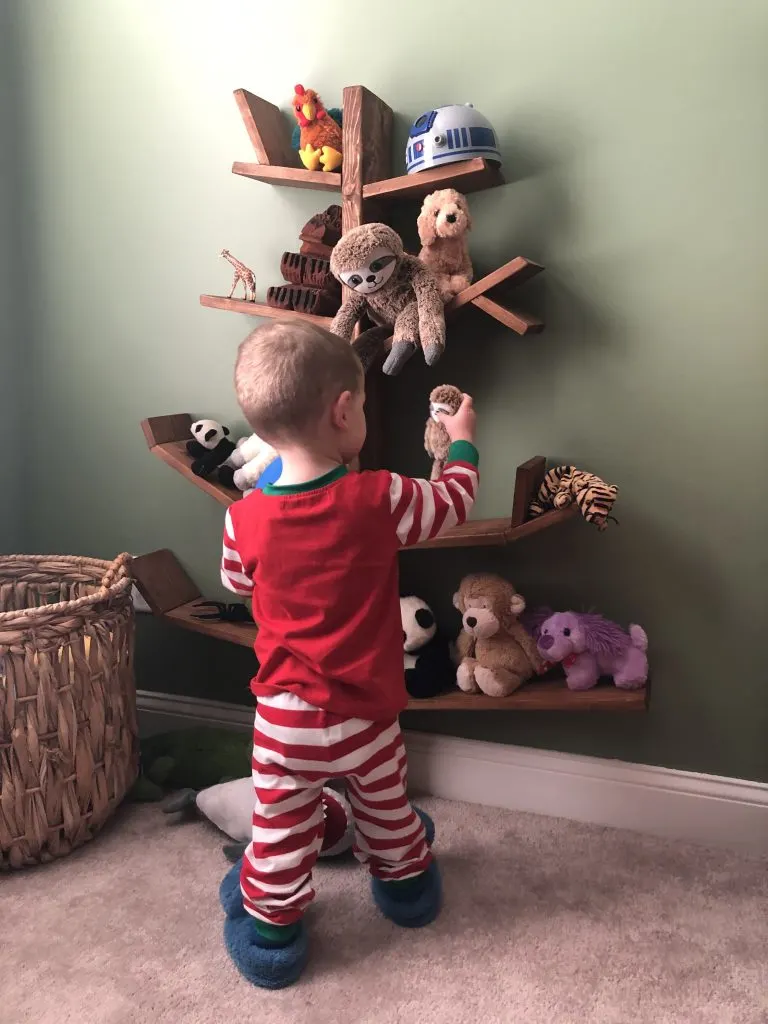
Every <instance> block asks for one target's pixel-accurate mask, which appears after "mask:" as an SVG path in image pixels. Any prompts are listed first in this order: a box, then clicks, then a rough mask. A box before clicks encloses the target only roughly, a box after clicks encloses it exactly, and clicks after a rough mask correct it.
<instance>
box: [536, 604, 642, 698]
mask: <svg viewBox="0 0 768 1024" xmlns="http://www.w3.org/2000/svg"><path fill="white" fill-rule="evenodd" d="M534 632H535V634H536V637H537V646H538V650H539V653H540V654H541V656H542V658H544V659H545V660H546V661H548V662H549V663H550V664H553V665H554V664H557V663H562V665H563V668H564V669H565V680H566V683H567V685H568V688H569V689H570V690H590V689H591V688H592V687H593V686H595V685H596V684H597V681H598V679H599V678H600V677H601V676H611V677H612V678H613V681H614V683H615V684H616V686H618V687H619V689H622V690H639V689H640V688H641V687H643V686H645V683H646V681H647V679H648V656H647V654H646V651H647V649H648V637H647V635H646V633H645V630H644V629H643V628H642V627H641V626H637V625H631V626H630V627H629V632H627V631H626V630H624V629H622V628H621V626H619V625H617V624H616V623H615V622H611V621H610V620H609V619H605V618H603V616H602V615H593V614H582V613H579V612H556V613H555V614H554V615H550V616H549V618H547V619H545V620H544V621H543V622H542V623H541V625H540V626H538V627H537V628H536V629H535V630H534Z"/></svg>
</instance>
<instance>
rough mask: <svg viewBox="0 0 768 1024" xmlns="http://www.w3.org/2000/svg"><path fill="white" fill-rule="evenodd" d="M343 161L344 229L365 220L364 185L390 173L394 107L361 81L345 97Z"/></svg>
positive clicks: (343, 230) (348, 88) (345, 230)
mask: <svg viewBox="0 0 768 1024" xmlns="http://www.w3.org/2000/svg"><path fill="white" fill-rule="evenodd" d="M343 110H344V124H343V126H342V133H343V137H344V138H343V149H344V162H343V163H342V165H341V182H342V184H341V195H342V215H341V218H342V220H341V223H342V233H346V232H347V231H349V230H350V228H356V227H358V226H359V225H360V224H362V223H363V189H364V187H365V186H366V185H367V184H370V183H373V182H377V181H378V180H379V179H380V178H383V177H384V176H385V175H386V174H388V173H389V153H390V148H391V137H392V111H391V110H390V108H389V107H388V106H387V105H386V103H384V102H383V101H382V100H380V99H379V97H378V96H376V95H374V93H372V92H370V91H369V90H368V89H366V88H365V87H364V86H362V85H348V86H347V87H346V88H345V89H344V98H343Z"/></svg>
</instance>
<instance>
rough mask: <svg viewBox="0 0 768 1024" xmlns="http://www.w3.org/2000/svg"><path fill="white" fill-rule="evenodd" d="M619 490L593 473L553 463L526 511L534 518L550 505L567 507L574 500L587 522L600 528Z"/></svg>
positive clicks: (601, 528) (552, 506)
mask: <svg viewBox="0 0 768 1024" xmlns="http://www.w3.org/2000/svg"><path fill="white" fill-rule="evenodd" d="M618 493H619V488H618V487H616V486H615V485H614V484H607V483H605V481H604V480H601V479H600V477H599V476H595V475H594V473H585V472H584V471H583V470H581V469H576V467H575V466H555V467H554V468H553V469H550V470H549V472H548V473H547V474H546V476H545V477H544V479H543V481H542V483H541V487H540V488H539V493H538V494H537V496H536V499H535V500H534V501H532V502H531V504H530V507H529V509H528V514H529V515H530V516H531V517H532V518H534V517H536V516H540V515H542V513H544V512H547V511H549V509H552V508H567V506H568V505H572V504H573V502H574V501H575V502H576V504H577V505H578V507H579V509H580V511H581V514H582V515H583V516H584V518H585V519H586V521H587V522H588V523H592V524H593V525H594V526H596V527H597V528H598V530H604V529H605V528H606V526H607V525H608V520H609V519H613V521H614V522H617V520H616V519H614V517H613V516H612V515H611V510H612V509H613V503H614V501H616V498H617V496H618Z"/></svg>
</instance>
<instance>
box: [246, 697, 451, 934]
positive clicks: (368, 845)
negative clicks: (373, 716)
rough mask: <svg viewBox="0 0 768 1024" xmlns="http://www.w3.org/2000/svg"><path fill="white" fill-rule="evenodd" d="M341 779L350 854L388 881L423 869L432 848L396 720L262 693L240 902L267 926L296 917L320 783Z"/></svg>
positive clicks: (315, 830) (317, 818) (306, 895)
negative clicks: (349, 818) (350, 827)
mask: <svg viewBox="0 0 768 1024" xmlns="http://www.w3.org/2000/svg"><path fill="white" fill-rule="evenodd" d="M341 777H344V778H345V779H346V780H347V796H348V798H349V802H350V805H351V807H352V813H353V815H354V819H355V845H354V852H355V856H356V857H357V859H358V860H359V861H360V862H361V863H363V864H368V866H369V869H370V871H371V874H373V875H376V876H377V877H378V878H382V879H385V880H388V881H393V880H395V879H405V878H411V877H412V876H414V875H418V874H419V873H420V872H422V871H425V870H426V869H427V867H428V866H429V863H430V861H431V859H432V855H431V854H430V852H429V847H428V846H427V842H426V837H425V834H424V826H423V825H422V823H421V819H420V818H419V816H418V815H417V814H416V813H415V811H414V810H413V808H412V807H411V805H410V803H409V802H408V797H407V796H406V792H405V787H406V756H405V747H404V746H403V739H402V736H401V733H400V726H399V724H398V722H397V719H395V720H394V721H393V722H368V721H364V720H363V719H360V718H343V717H341V716H339V715H333V714H330V713H329V712H326V711H322V710H319V709H318V708H315V707H313V706H312V705H311V704H307V703H306V701H303V700H301V698H300V697H297V696H296V695H295V694H292V693H281V694H278V695H277V696H275V697H260V698H259V700H258V704H257V708H256V720H255V722H254V733H253V784H254V790H255V806H254V810H253V838H252V841H251V843H250V845H249V846H248V848H247V849H246V851H245V856H244V857H243V867H242V871H241V874H240V888H241V889H242V893H243V904H244V906H245V909H246V910H247V911H248V913H249V914H252V915H253V916H254V917H256V918H259V919H260V920H262V921H266V922H268V923H269V924H277V925H285V924H292V923H293V922H294V921H297V920H298V919H299V918H300V917H301V916H302V913H303V911H304V909H305V908H306V906H307V905H308V904H309V903H310V901H311V900H312V898H313V897H314V895H315V892H314V889H313V888H312V868H313V867H314V864H315V861H316V859H317V855H318V852H319V850H320V846H321V843H322V831H323V806H322V800H321V794H322V789H323V785H324V784H325V783H326V782H327V781H328V780H329V779H334V778H341Z"/></svg>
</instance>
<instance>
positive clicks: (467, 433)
mask: <svg viewBox="0 0 768 1024" xmlns="http://www.w3.org/2000/svg"><path fill="white" fill-rule="evenodd" d="M437 415H438V417H439V418H440V422H441V423H442V424H443V426H444V427H445V429H446V430H447V432H448V437H450V439H451V441H469V442H470V443H471V444H474V443H475V420H476V419H477V417H476V416H475V408H474V405H473V404H472V396H471V395H464V396H463V397H462V399H461V405H460V406H459V408H458V410H457V411H456V412H455V413H454V414H453V416H449V415H448V414H447V413H444V412H439V413H438V414H437Z"/></svg>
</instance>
